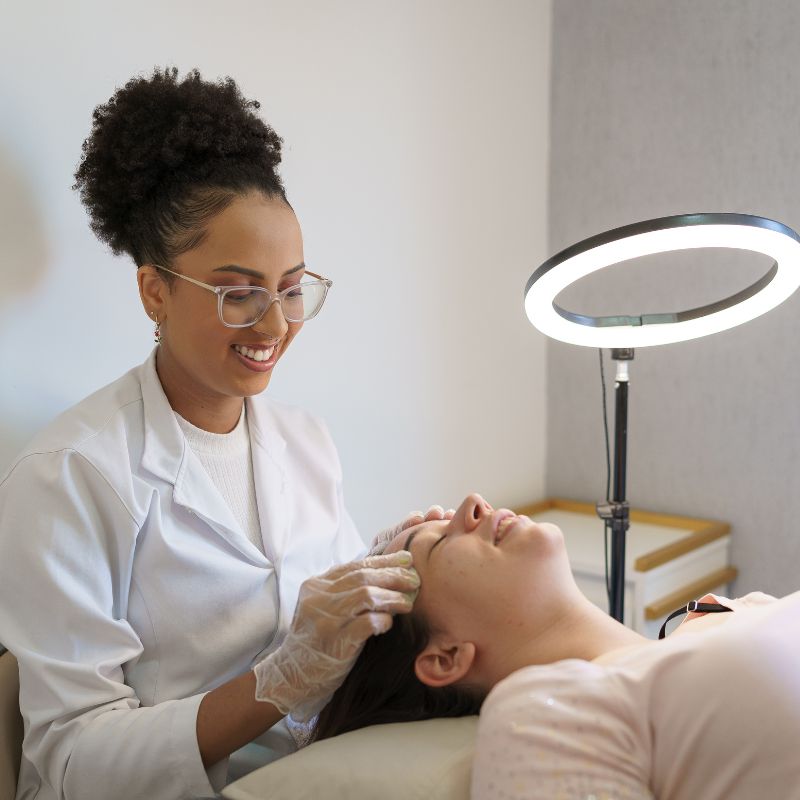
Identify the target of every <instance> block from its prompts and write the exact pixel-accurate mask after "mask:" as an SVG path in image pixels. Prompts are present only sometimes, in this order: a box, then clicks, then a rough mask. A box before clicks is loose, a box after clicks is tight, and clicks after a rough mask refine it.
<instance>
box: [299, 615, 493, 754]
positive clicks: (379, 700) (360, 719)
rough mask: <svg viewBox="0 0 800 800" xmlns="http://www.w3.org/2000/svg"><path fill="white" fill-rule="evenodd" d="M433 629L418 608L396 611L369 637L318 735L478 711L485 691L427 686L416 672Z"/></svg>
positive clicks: (322, 718)
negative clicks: (379, 631)
mask: <svg viewBox="0 0 800 800" xmlns="http://www.w3.org/2000/svg"><path fill="white" fill-rule="evenodd" d="M430 636H431V629H430V626H429V625H428V623H427V621H426V620H425V619H424V617H422V615H421V614H418V613H414V612H412V613H410V614H398V615H396V616H395V618H394V624H393V625H392V627H391V628H390V629H389V630H388V631H387V632H386V633H383V634H381V635H380V636H372V637H370V638H369V639H368V640H367V642H366V644H365V645H364V649H363V650H362V651H361V654H360V655H359V657H358V659H357V660H356V663H355V664H354V666H353V669H352V670H351V671H350V674H349V675H348V676H347V678H346V679H345V681H344V683H343V684H342V685H341V686H340V687H339V688H338V689H337V690H336V692H335V693H334V695H333V697H332V698H331V701H330V702H329V703H328V705H327V706H325V708H324V709H323V710H322V712H321V713H320V715H319V719H318V721H317V725H316V728H315V731H314V736H313V738H314V740H321V739H327V738H329V737H331V736H337V735H338V734H340V733H347V732H348V731H354V730H357V729H359V728H365V727H367V726H368V725H380V724H384V723H389V722H412V721H416V720H423V719H432V718H434V717H464V716H467V715H470V714H477V713H478V712H479V711H480V708H481V704H482V703H483V699H484V697H485V692H484V691H483V690H481V689H479V688H478V687H476V686H468V685H463V684H462V685H460V686H444V687H439V688H433V687H430V686H426V685H425V684H424V683H422V682H421V681H420V680H419V678H417V676H416V674H415V672H414V661H415V659H416V657H417V655H418V654H419V653H420V652H421V651H422V650H423V648H424V647H425V646H426V645H427V644H428V641H429V639H430Z"/></svg>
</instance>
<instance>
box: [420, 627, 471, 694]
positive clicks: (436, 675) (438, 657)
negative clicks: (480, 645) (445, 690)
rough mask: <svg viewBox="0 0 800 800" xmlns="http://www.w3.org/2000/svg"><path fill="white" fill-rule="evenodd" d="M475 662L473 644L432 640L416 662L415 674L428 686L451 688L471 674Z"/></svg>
mask: <svg viewBox="0 0 800 800" xmlns="http://www.w3.org/2000/svg"><path fill="white" fill-rule="evenodd" d="M474 660H475V645H474V644H473V643H472V642H457V641H454V640H449V641H448V640H441V639H440V640H434V639H432V640H431V641H430V642H429V643H428V645H427V646H426V647H425V649H424V650H423V651H422V652H421V653H420V654H419V655H418V656H417V658H416V660H415V661H414V672H415V673H416V675H417V678H419V680H420V681H421V682H422V683H424V684H425V685H426V686H433V687H439V686H449V685H450V684H451V683H455V682H456V681H460V680H461V679H462V678H463V677H464V676H465V675H466V674H467V672H469V669H470V667H471V666H472V663H473V661H474Z"/></svg>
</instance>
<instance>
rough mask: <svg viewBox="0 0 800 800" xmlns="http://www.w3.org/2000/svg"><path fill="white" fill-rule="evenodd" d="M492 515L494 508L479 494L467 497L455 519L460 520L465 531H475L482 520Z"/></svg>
mask: <svg viewBox="0 0 800 800" xmlns="http://www.w3.org/2000/svg"><path fill="white" fill-rule="evenodd" d="M491 513H492V507H491V506H490V505H489V504H488V503H487V502H486V501H485V500H484V499H483V498H482V497H481V496H480V495H479V494H477V493H473V494H469V495H467V496H466V497H465V498H464V500H463V501H462V503H461V505H460V506H459V507H458V511H456V513H455V516H454V517H453V519H460V520H461V521H462V523H463V525H464V530H465V531H467V532H469V531H473V530H475V528H477V527H478V525H479V524H480V523H481V520H482V519H483V518H484V517H486V516H487V515H488V514H491Z"/></svg>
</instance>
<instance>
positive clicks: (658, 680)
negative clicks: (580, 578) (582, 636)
mask: <svg viewBox="0 0 800 800" xmlns="http://www.w3.org/2000/svg"><path fill="white" fill-rule="evenodd" d="M702 601H704V602H720V603H722V604H723V605H727V606H729V607H730V608H732V609H733V610H734V612H735V613H732V614H697V613H694V614H690V615H688V617H687V618H686V619H685V620H684V622H683V623H682V624H681V625H680V626H679V627H678V628H677V629H676V630H675V632H674V633H672V634H671V635H670V636H669V637H667V638H666V639H665V640H663V641H660V642H659V641H653V642H647V643H644V644H641V645H633V646H631V647H625V648H621V649H619V650H615V651H613V652H612V653H608V654H606V655H605V656H603V657H602V658H600V659H596V660H595V661H582V660H579V659H568V660H565V661H559V662H557V663H555V664H548V665H546V666H534V667H526V668H524V669H521V670H519V671H517V672H515V673H513V674H512V675H510V676H509V677H508V678H506V679H505V680H503V681H501V682H500V683H499V684H497V686H495V687H494V689H493V690H492V691H491V693H490V694H489V696H488V697H487V699H486V702H485V703H484V706H483V710H482V711H481V716H480V721H479V725H478V739H477V744H476V755H475V763H474V767H473V774H472V797H473V798H475V799H477V800H488V799H489V798H498V799H499V798H503V800H510V798H525V799H526V800H537V799H538V798H541V800H578V798H580V800H592V799H594V800H611V799H612V798H614V800H622V799H623V798H636V800H643V799H644V798H649V799H650V800H652V798H657V800H723V799H724V800H772V799H773V798H775V799H776V800H777V798H780V800H800V592H796V593H794V594H791V595H788V596H787V597H784V598H782V599H781V600H776V599H775V598H774V597H769V596H767V595H765V594H761V593H760V592H757V593H753V594H750V595H747V596H746V597H743V598H741V599H739V600H728V599H726V598H724V597H717V596H714V595H706V597H704V598H702Z"/></svg>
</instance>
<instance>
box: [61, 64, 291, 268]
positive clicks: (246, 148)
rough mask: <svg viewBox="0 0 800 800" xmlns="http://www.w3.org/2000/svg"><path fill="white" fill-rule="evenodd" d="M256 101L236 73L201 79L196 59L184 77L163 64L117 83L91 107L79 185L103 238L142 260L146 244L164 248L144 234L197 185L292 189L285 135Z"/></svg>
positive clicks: (275, 190) (94, 227)
mask: <svg viewBox="0 0 800 800" xmlns="http://www.w3.org/2000/svg"><path fill="white" fill-rule="evenodd" d="M258 108H260V105H259V103H258V102H257V101H255V100H247V99H245V98H244V97H242V95H241V92H240V91H239V88H238V87H237V85H236V83H235V82H234V81H233V79H231V78H225V79H224V80H220V81H217V82H209V81H204V80H203V79H202V77H201V76H200V73H199V72H198V70H196V69H195V70H192V71H191V72H189V73H188V74H187V75H186V76H185V77H184V78H183V80H179V79H178V70H177V69H176V68H174V67H173V68H167V69H163V70H160V69H156V70H155V71H154V72H153V74H152V75H151V76H149V77H136V78H133V79H131V80H130V81H128V83H126V84H125V86H124V87H123V88H122V89H118V90H117V91H116V92H115V93H114V95H113V96H112V97H111V98H110V99H109V101H108V102H107V103H105V104H103V105H99V106H98V107H97V108H96V109H95V111H94V114H93V118H92V130H91V133H90V135H89V137H88V138H87V139H86V141H85V142H84V143H83V156H82V158H81V163H80V166H79V167H78V169H77V171H76V172H75V181H76V182H75V185H74V186H73V188H74V189H76V190H78V191H79V192H80V197H81V201H82V202H83V204H84V206H85V207H86V209H87V211H88V213H89V217H90V220H91V223H90V224H91V227H92V230H93V231H94V232H95V233H96V234H97V236H98V238H99V239H100V240H101V241H103V242H105V243H107V244H108V245H110V247H111V249H112V251H113V252H114V253H115V254H119V253H122V252H127V253H129V254H130V255H131V256H133V258H134V260H136V261H137V263H139V261H140V259H141V257H142V252H143V251H152V250H154V249H155V250H159V249H160V248H159V247H158V244H157V243H153V244H151V245H148V242H147V239H148V238H150V237H152V234H153V232H154V231H158V230H161V229H163V227H164V225H163V224H162V222H163V217H164V215H165V214H166V215H167V216H169V215H170V214H171V215H172V216H174V215H175V213H176V211H179V209H176V206H180V205H181V204H182V203H183V202H184V201H185V200H186V199H187V198H189V197H190V196H191V195H192V193H193V192H196V191H197V190H198V189H209V188H217V189H228V190H232V191H244V190H247V189H253V188H258V189H261V190H262V191H263V192H264V193H265V194H267V195H269V196H273V195H280V196H282V197H284V198H285V192H284V189H283V184H282V182H281V179H280V177H279V176H278V174H277V171H276V168H277V166H278V164H279V163H280V160H281V143H282V140H281V139H280V137H279V136H278V135H277V134H276V133H275V131H274V130H273V129H272V128H271V127H270V126H269V125H267V124H265V123H264V122H263V120H261V119H260V118H259V116H258V115H257V114H256V113H255V112H256V111H257V109H258ZM167 227H169V224H167ZM148 232H149V234H148Z"/></svg>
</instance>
